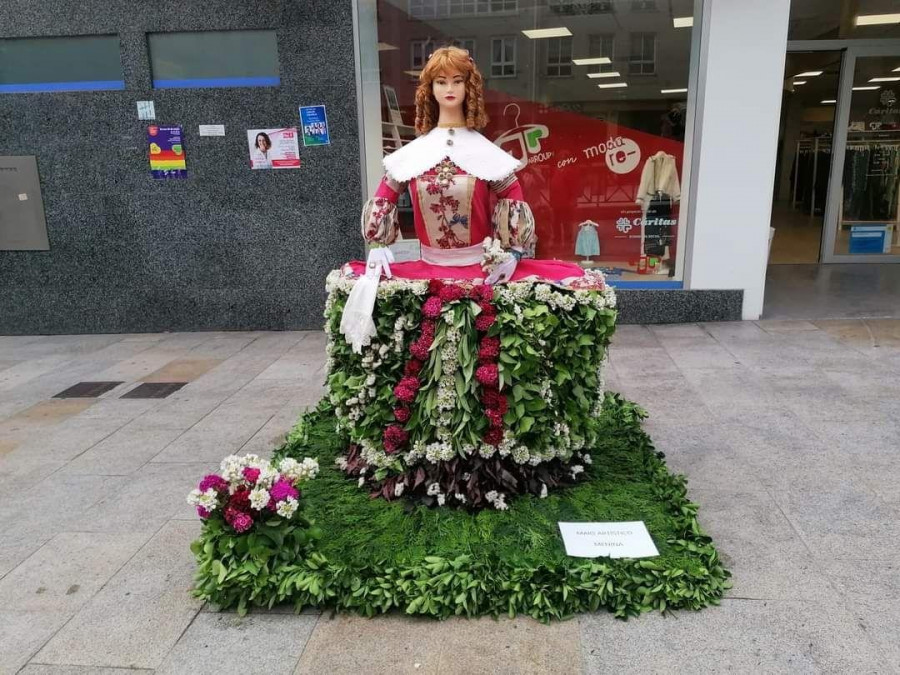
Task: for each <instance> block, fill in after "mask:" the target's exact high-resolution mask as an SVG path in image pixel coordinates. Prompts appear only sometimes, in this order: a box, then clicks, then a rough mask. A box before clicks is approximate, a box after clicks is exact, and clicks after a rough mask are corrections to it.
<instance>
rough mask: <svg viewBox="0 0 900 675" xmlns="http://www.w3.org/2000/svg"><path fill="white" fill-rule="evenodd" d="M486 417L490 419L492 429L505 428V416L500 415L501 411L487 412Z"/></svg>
mask: <svg viewBox="0 0 900 675" xmlns="http://www.w3.org/2000/svg"><path fill="white" fill-rule="evenodd" d="M484 414H485V417H487V418H488V422H489V423H490V425H491V426H492V427H502V426H503V415H501V414H500V411H499V410H485V411H484Z"/></svg>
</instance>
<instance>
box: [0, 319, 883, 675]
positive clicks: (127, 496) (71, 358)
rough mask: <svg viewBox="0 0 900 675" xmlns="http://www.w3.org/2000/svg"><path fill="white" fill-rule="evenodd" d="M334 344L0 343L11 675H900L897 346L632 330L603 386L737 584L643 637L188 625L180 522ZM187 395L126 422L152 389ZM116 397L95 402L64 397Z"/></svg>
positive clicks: (264, 442)
mask: <svg viewBox="0 0 900 675" xmlns="http://www.w3.org/2000/svg"><path fill="white" fill-rule="evenodd" d="M323 349H324V339H323V336H322V335H320V334H315V333H193V334H163V335H95V336H63V337H58V336H57V337H0V523H2V525H0V673H14V672H21V673H27V674H29V675H37V674H53V675H59V674H63V673H65V674H75V673H78V674H81V673H117V672H123V673H124V672H125V671H126V669H127V670H138V671H142V670H146V671H155V672H158V673H214V672H215V673H265V674H267V675H268V674H270V673H286V674H290V673H316V674H319V673H422V674H424V673H466V674H469V673H578V672H586V673H601V672H623V671H624V672H629V671H630V672H642V673H643V672H666V673H669V672H692V673H693V672H714V671H726V670H730V671H739V672H790V673H806V672H835V673H844V672H898V665H897V664H898V663H900V643H898V641H897V639H896V636H897V635H898V633H900V610H898V609H897V607H898V601H900V569H898V564H897V557H898V556H897V553H898V548H900V544H898V541H900V536H898V535H900V480H898V479H900V468H898V467H900V464H898V462H897V457H896V455H897V448H898V447H900V445H898V442H897V439H898V437H900V321H896V320H895V321H868V322H863V321H828V322H819V323H807V322H765V321H764V322H759V323H749V322H747V323H722V324H704V325H678V326H658V327H652V328H646V327H640V326H625V327H622V328H620V329H619V332H618V334H617V336H616V338H615V344H614V348H613V352H612V367H611V369H610V372H609V380H610V385H611V386H612V387H613V388H616V389H618V390H620V391H622V392H623V393H624V394H626V395H627V396H629V397H630V398H633V399H634V400H637V401H639V402H641V403H642V404H643V405H644V406H645V407H646V408H647V409H648V410H649V411H650V412H651V414H652V418H651V420H650V421H649V422H648V424H647V427H648V430H649V432H650V433H651V434H652V436H653V437H654V438H655V440H656V441H657V445H658V447H659V448H660V449H662V450H664V451H665V452H666V453H667V455H668V459H669V462H670V464H671V466H672V467H673V468H674V469H675V470H678V471H682V472H685V473H686V474H687V475H688V476H689V478H690V486H691V495H692V496H693V497H694V498H695V500H696V501H698V502H699V503H700V504H701V507H702V508H701V518H702V522H703V523H704V524H705V526H706V527H707V529H708V530H709V531H710V532H711V533H712V535H713V536H714V537H715V538H716V540H717V543H718V545H719V548H720V550H721V551H722V553H723V555H724V556H725V557H726V558H727V561H728V563H729V566H730V568H731V569H732V570H733V572H734V574H735V586H734V589H733V591H732V592H731V593H730V596H729V597H728V598H727V599H726V600H725V601H724V602H723V603H722V606H721V607H719V608H711V609H708V610H705V611H703V612H700V613H679V614H676V615H674V616H668V617H662V616H659V615H652V616H645V617H642V618H640V619H639V620H633V621H628V622H622V621H617V620H615V619H613V618H612V617H611V616H609V615H607V614H598V615H594V616H582V617H579V618H578V619H577V620H573V621H569V622H564V623H558V624H555V625H551V626H542V625H540V624H537V623H535V622H533V621H531V620H528V619H519V620H516V621H509V620H502V621H493V620H480V621H465V620H454V621H448V622H445V623H437V622H431V621H411V620H407V619H405V618H404V617H397V616H391V617H387V618H378V619H375V620H365V619H359V618H356V617H348V616H338V617H332V616H330V615H329V614H324V615H321V616H320V615H318V614H317V613H305V614H302V615H299V616H298V615H294V614H292V613H290V612H289V611H273V612H257V613H254V614H251V615H250V616H248V617H247V618H244V619H240V618H238V617H237V616H236V615H234V614H231V613H214V612H211V611H209V610H208V608H205V607H203V606H202V605H201V603H199V602H197V601H195V600H193V599H192V598H191V597H190V595H189V593H188V590H189V588H190V585H191V576H192V572H193V560H192V557H191V554H190V552H189V550H188V545H189V543H190V541H191V540H192V539H193V538H194V537H195V536H196V534H197V532H198V529H199V525H198V522H197V520H196V518H195V517H194V515H193V514H192V513H191V511H190V509H189V507H188V506H187V505H186V504H185V502H184V497H185V495H186V493H187V492H188V490H189V489H190V488H191V487H192V486H193V485H194V483H195V482H196V480H197V478H198V477H199V476H200V475H201V474H203V473H204V471H206V470H207V469H211V468H214V467H215V466H216V465H217V463H218V461H219V459H220V458H221V457H222V456H223V455H225V454H228V453H231V452H247V451H257V452H265V451H267V450H269V449H271V448H272V447H273V446H274V445H275V444H276V443H277V442H278V441H279V439H280V438H281V437H282V435H283V434H284V433H285V432H286V431H287V430H288V428H289V427H290V426H291V424H292V422H293V421H294V420H295V419H296V417H297V415H298V414H299V413H300V412H301V411H302V410H303V409H304V408H305V407H306V406H308V405H311V404H313V403H314V402H315V401H316V400H317V399H318V398H319V396H320V395H321V393H322V389H321V384H320V383H321V379H322V365H323ZM172 378H176V379H177V378H183V379H185V380H189V381H190V384H189V385H188V386H186V387H185V388H184V389H182V390H181V391H179V392H177V393H176V394H173V395H172V396H170V397H169V398H167V399H164V400H149V401H147V400H129V399H121V398H119V397H120V396H121V395H122V394H123V393H124V392H126V391H128V390H130V389H132V388H134V387H135V386H137V385H138V383H139V382H142V381H164V380H167V379H172ZM82 380H92V381H95V380H123V381H124V382H125V384H123V385H121V386H120V387H118V388H117V389H115V390H113V391H111V392H109V393H108V394H106V395H104V396H103V397H101V398H100V399H97V400H61V399H52V398H51V397H52V396H53V395H54V394H56V393H58V392H60V391H62V390H63V389H65V388H67V387H69V386H70V385H72V384H74V383H75V382H78V381H82Z"/></svg>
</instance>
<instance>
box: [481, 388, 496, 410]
mask: <svg viewBox="0 0 900 675" xmlns="http://www.w3.org/2000/svg"><path fill="white" fill-rule="evenodd" d="M481 402H482V403H484V407H485V408H496V407H497V406H499V405H500V391H499V390H498V389H495V388H493V387H485V388H484V389H482V390H481Z"/></svg>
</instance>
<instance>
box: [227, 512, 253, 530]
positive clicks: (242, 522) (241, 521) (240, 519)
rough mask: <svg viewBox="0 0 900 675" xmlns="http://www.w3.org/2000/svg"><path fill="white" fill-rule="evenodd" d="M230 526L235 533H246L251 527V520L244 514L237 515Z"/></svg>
mask: <svg viewBox="0 0 900 675" xmlns="http://www.w3.org/2000/svg"><path fill="white" fill-rule="evenodd" d="M231 526H232V527H233V528H234V531H235V532H246V531H247V530H249V529H250V528H251V527H253V518H251V517H250V516H249V515H247V514H246V513H239V514H238V515H236V516H235V517H234V520H233V521H232V523H231Z"/></svg>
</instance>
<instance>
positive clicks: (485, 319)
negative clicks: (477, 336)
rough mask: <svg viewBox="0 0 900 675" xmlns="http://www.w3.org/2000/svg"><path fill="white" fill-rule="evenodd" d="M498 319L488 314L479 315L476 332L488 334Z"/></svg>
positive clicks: (476, 320)
mask: <svg viewBox="0 0 900 675" xmlns="http://www.w3.org/2000/svg"><path fill="white" fill-rule="evenodd" d="M496 319H497V317H495V316H490V315H488V314H483V313H482V314H479V315H478V317H477V318H476V319H475V330H477V331H478V332H480V333H484V332H487V330H488V329H489V328H490V327H491V326H493V325H494V321H496Z"/></svg>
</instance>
